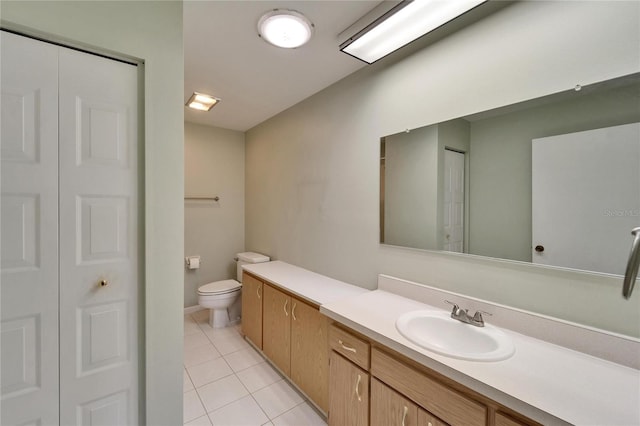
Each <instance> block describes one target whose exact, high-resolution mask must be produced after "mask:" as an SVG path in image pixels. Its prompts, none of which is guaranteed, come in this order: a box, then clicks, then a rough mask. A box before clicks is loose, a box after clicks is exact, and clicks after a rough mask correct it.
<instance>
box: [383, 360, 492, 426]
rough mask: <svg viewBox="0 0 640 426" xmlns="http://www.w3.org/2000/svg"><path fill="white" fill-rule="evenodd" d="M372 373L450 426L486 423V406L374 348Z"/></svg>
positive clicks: (474, 425) (470, 425)
mask: <svg viewBox="0 0 640 426" xmlns="http://www.w3.org/2000/svg"><path fill="white" fill-rule="evenodd" d="M371 374H372V375H373V376H375V377H377V378H379V379H380V380H381V381H383V382H385V383H386V384H387V385H389V386H391V387H392V388H394V389H396V390H397V391H398V392H400V393H402V394H403V395H405V396H407V397H408V398H410V399H411V400H413V401H415V402H416V403H417V404H418V405H420V406H422V407H424V408H425V409H427V410H428V411H430V412H431V413H433V414H434V415H436V416H437V417H439V418H440V419H442V420H444V421H445V422H447V423H449V424H451V425H465V426H484V425H486V423H487V407H486V406H484V405H483V404H480V403H479V402H477V401H474V400H473V399H470V398H468V397H466V396H464V395H462V394H461V393H458V392H457V391H455V390H453V389H451V388H449V387H448V386H446V385H445V384H443V383H440V382H438V381H436V380H434V379H432V378H431V377H429V376H427V375H426V374H424V373H422V372H420V371H418V370H415V369H414V368H412V367H409V366H407V365H405V364H403V363H402V362H400V361H398V360H396V359H394V358H392V357H391V356H390V355H388V354H386V353H384V352H382V351H380V350H378V349H375V348H374V349H373V351H372V353H371Z"/></svg>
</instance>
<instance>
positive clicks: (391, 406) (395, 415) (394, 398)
mask: <svg viewBox="0 0 640 426" xmlns="http://www.w3.org/2000/svg"><path fill="white" fill-rule="evenodd" d="M388 425H403V426H418V406H417V405H416V404H414V403H413V402H411V401H410V400H409V399H407V398H405V397H403V396H402V395H400V394H399V393H398V392H396V391H394V390H393V389H391V388H390V387H388V386H385V385H384V384H383V383H382V382H380V381H379V380H376V379H371V426H388Z"/></svg>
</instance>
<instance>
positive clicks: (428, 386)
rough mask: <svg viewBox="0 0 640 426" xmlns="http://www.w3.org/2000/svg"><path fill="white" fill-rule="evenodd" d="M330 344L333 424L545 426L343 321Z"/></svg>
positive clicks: (335, 328)
mask: <svg viewBox="0 0 640 426" xmlns="http://www.w3.org/2000/svg"><path fill="white" fill-rule="evenodd" d="M329 348H330V349H331V355H330V358H331V365H330V375H329V378H330V383H329V389H330V392H329V400H330V402H329V425H333V426H338V425H356V424H364V425H367V424H369V425H371V426H389V425H398V426H400V425H403V426H448V425H452V426H458V425H464V426H533V425H539V424H538V423H536V422H534V421H532V420H530V419H527V418H525V417H523V416H522V415H520V414H518V413H515V412H513V411H512V410H509V409H508V408H506V407H503V406H502V405H500V404H498V403H496V402H495V401H493V400H491V399H489V398H487V397H485V396H483V395H481V394H478V393H477V392H474V391H472V390H470V389H468V388H466V387H464V386H462V385H460V384H459V383H457V382H455V381H453V380H451V379H449V378H446V377H444V376H442V375H440V374H438V373H436V372H434V371H433V370H431V369H429V368H427V367H425V366H423V365H421V364H418V363H416V362H415V361H412V360H409V359H407V358H405V357H403V356H402V355H401V354H398V353H396V352H395V351H393V350H391V349H389V348H386V347H385V346H383V345H381V344H380V343H378V342H376V341H374V340H371V339H368V338H367V337H364V336H362V335H360V334H358V333H356V332H353V331H352V330H350V329H347V328H346V327H344V326H342V325H338V323H333V324H331V325H330V329H329ZM369 383H370V388H367V385H366V384H369ZM367 398H369V399H367ZM365 406H367V407H369V408H368V410H369V413H368V414H369V418H368V421H369V423H367V420H366V419H365V418H364V416H365V414H363V413H362V412H361V411H360V410H367V408H365Z"/></svg>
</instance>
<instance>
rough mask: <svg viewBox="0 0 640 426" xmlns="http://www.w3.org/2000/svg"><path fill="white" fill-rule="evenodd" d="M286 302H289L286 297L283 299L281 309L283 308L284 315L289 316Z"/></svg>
mask: <svg viewBox="0 0 640 426" xmlns="http://www.w3.org/2000/svg"><path fill="white" fill-rule="evenodd" d="M288 303H289V299H286V300H285V301H284V307H283V309H284V314H285V315H286V316H289V312H287V304H288Z"/></svg>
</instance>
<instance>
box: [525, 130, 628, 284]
mask: <svg viewBox="0 0 640 426" xmlns="http://www.w3.org/2000/svg"><path fill="white" fill-rule="evenodd" d="M532 167H533V174H532V243H533V244H532V246H533V247H532V261H533V263H539V264H543V265H554V266H562V267H567V268H573V269H580V270H585V271H595V272H604V273H609V274H618V275H624V271H625V267H626V260H627V258H628V256H629V247H630V244H631V242H630V241H631V238H630V233H631V230H632V229H633V228H635V227H636V226H638V225H639V224H640V221H639V220H638V212H640V191H639V190H638V181H639V180H640V123H631V124H625V125H621V126H614V127H607V128H602V129H594V130H588V131H583V132H577V133H569V134H563V135H557V136H549V137H546V138H540V139H534V140H533V142H532ZM537 246H540V247H539V248H538V250H539V251H538V250H536V247H537Z"/></svg>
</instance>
